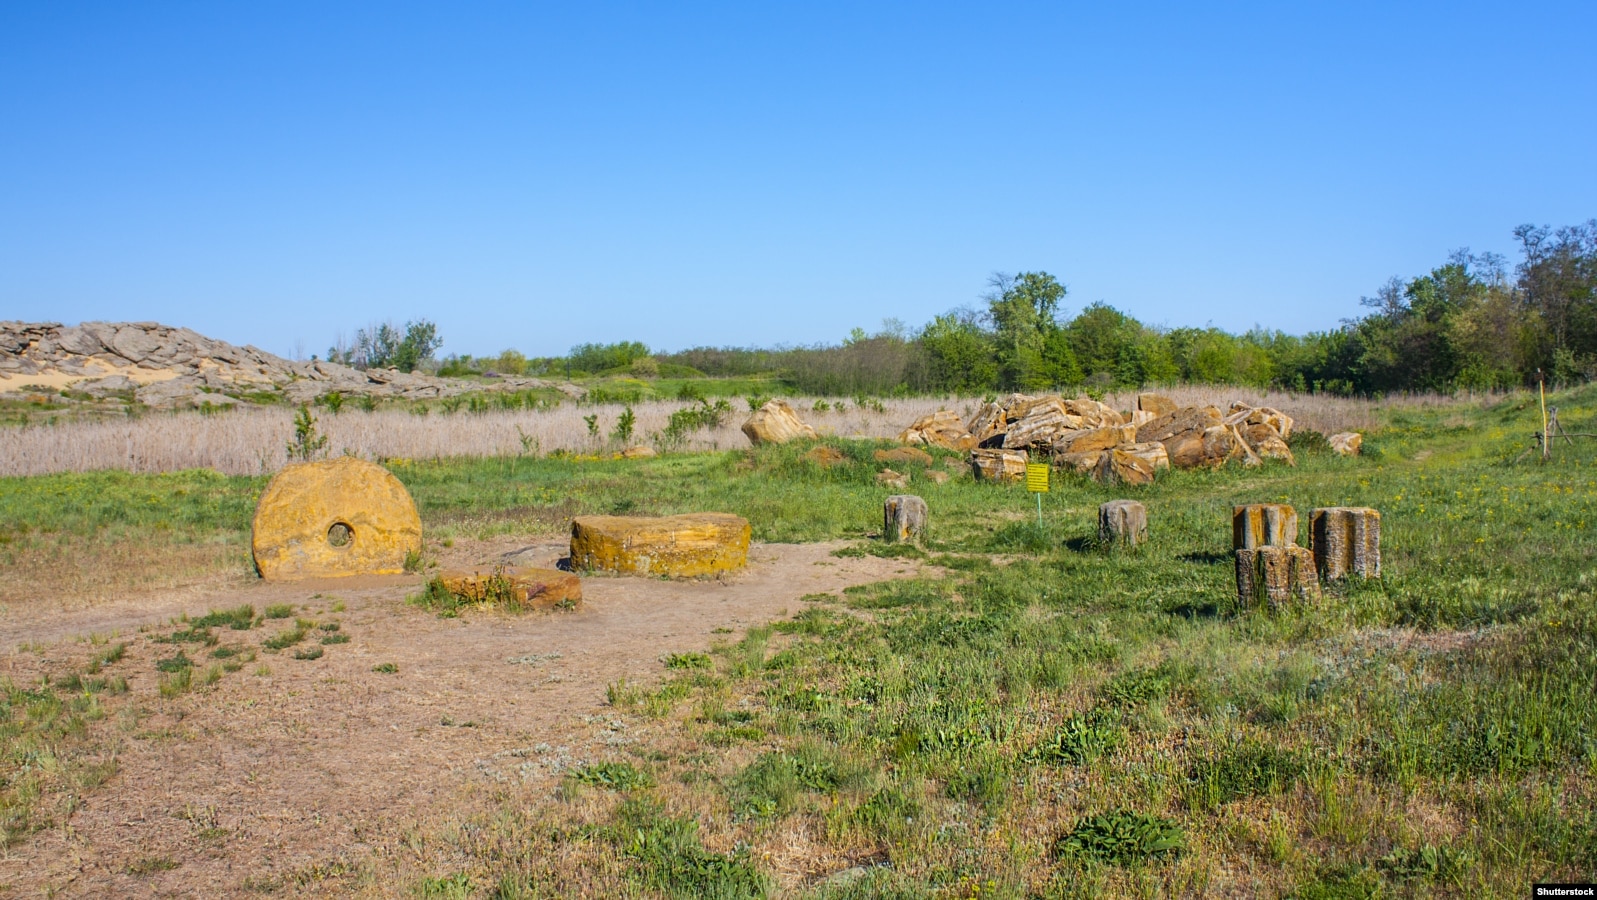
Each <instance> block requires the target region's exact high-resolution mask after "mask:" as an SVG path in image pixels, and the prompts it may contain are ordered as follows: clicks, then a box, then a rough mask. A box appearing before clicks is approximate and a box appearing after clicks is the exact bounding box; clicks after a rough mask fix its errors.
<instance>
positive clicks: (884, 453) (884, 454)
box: [871, 447, 932, 466]
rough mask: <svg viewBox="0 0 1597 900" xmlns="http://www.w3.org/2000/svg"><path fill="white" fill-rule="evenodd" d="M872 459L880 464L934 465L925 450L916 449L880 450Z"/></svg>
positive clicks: (896, 448) (895, 448)
mask: <svg viewBox="0 0 1597 900" xmlns="http://www.w3.org/2000/svg"><path fill="white" fill-rule="evenodd" d="M871 457H872V458H873V459H875V460H876V461H877V462H879V463H915V464H917V465H922V466H929V465H931V464H932V455H931V454H930V453H927V452H926V451H925V450H918V449H916V448H914V447H894V448H893V449H891V450H878V451H876V452H875V453H872V454H871Z"/></svg>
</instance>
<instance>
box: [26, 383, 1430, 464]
mask: <svg viewBox="0 0 1597 900" xmlns="http://www.w3.org/2000/svg"><path fill="white" fill-rule="evenodd" d="M1162 393H1164V394H1165V395H1167V396H1169V397H1170V398H1171V399H1173V400H1175V401H1176V402H1177V403H1180V404H1182V405H1190V404H1204V403H1214V404H1217V405H1219V406H1221V407H1222V408H1224V407H1226V406H1228V405H1229V404H1230V403H1231V401H1233V400H1243V401H1245V402H1248V403H1250V404H1264V405H1269V406H1274V407H1276V408H1278V409H1281V410H1282V411H1284V412H1286V413H1287V414H1288V415H1290V416H1292V417H1293V418H1295V419H1296V420H1297V423H1298V427H1300V428H1312V429H1314V430H1315V431H1320V432H1323V433H1325V434H1331V433H1333V432H1337V431H1367V430H1370V429H1372V428H1374V427H1376V425H1377V424H1378V423H1379V421H1380V416H1381V411H1382V409H1384V408H1387V407H1391V406H1394V405H1403V406H1439V405H1445V404H1453V403H1458V402H1460V401H1457V400H1454V399H1451V398H1447V397H1441V396H1418V397H1405V398H1398V399H1393V400H1387V401H1381V402H1379V403H1373V402H1370V401H1367V400H1355V399H1349V398H1342V397H1327V396H1323V395H1302V394H1299V395H1293V394H1287V393H1283V392H1275V391H1263V392H1261V391H1259V390H1257V389H1252V388H1226V387H1219V388H1217V387H1176V388H1170V389H1168V390H1165V391H1163V392H1162ZM1105 401H1106V402H1108V403H1110V404H1111V405H1113V406H1115V407H1116V408H1117V409H1130V408H1132V407H1133V406H1134V405H1135V403H1136V395H1135V394H1134V393H1122V394H1114V395H1110V396H1109V397H1106V398H1105ZM789 402H790V403H792V404H793V407H794V408H795V409H796V410H798V411H799V414H800V416H802V417H803V418H804V419H805V420H806V421H808V422H810V423H811V424H812V425H814V426H815V428H816V429H817V430H818V431H820V432H821V433H822V434H835V435H840V436H843V437H861V438H892V437H895V436H897V435H898V433H899V432H900V431H902V430H903V429H904V428H905V426H907V425H909V423H911V422H913V421H914V420H915V419H917V418H919V417H920V416H922V415H925V414H928V413H931V412H935V411H937V410H939V409H952V410H954V411H956V412H958V413H959V414H960V415H961V416H969V415H970V413H972V412H973V411H974V410H975V409H976V407H977V406H978V405H979V404H980V403H981V400H980V398H968V397H967V398H941V399H939V398H935V397H921V398H913V399H905V400H882V401H880V403H881V410H880V411H877V410H876V409H874V408H871V407H862V406H859V405H857V404H856V403H855V402H853V401H844V405H845V408H844V410H843V411H838V410H836V409H835V408H830V407H831V406H832V403H833V401H827V404H826V405H827V406H828V407H829V408H827V409H825V410H816V409H815V400H814V398H794V399H791V400H790V401H789ZM683 406H684V404H683V403H681V402H676V401H651V402H645V403H637V404H634V405H633V406H632V410H633V413H634V414H635V415H636V417H637V421H636V423H635V425H634V433H633V434H634V436H633V439H632V441H631V443H634V444H638V443H650V442H651V440H653V439H654V438H655V436H657V435H659V434H660V433H661V432H663V431H664V430H665V429H666V426H667V423H668V422H669V420H670V416H671V413H673V412H675V411H676V410H678V409H681V408H683ZM621 412H622V407H621V406H619V405H602V406H581V405H576V404H567V405H562V406H558V407H555V408H554V409H548V410H514V411H504V410H495V411H489V412H480V413H472V412H466V411H464V410H461V411H457V412H455V413H452V414H450V413H445V412H444V411H443V410H441V409H434V410H433V411H432V412H431V413H430V414H428V415H425V416H422V415H417V414H415V413H413V412H410V411H407V410H400V409H379V410H376V411H373V412H364V411H360V410H351V409H345V410H344V411H343V412H341V413H340V414H338V415H333V414H331V413H329V412H327V411H326V410H317V423H316V426H317V428H318V429H319V430H320V432H321V433H322V434H325V435H327V437H328V443H327V448H326V450H327V452H328V453H329V454H331V455H335V456H336V455H339V454H342V453H346V452H347V453H353V454H356V455H359V456H362V457H365V458H368V459H380V458H392V457H403V458H408V459H432V458H440V457H452V456H468V457H470V456H516V455H518V454H522V455H546V454H549V453H552V452H554V451H557V450H562V451H566V452H570V453H595V452H606V451H613V450H615V449H617V447H616V445H615V443H614V442H613V441H612V440H611V435H612V433H613V431H614V429H615V426H616V423H617V420H618V418H619V417H620V414H621ZM590 415H597V416H598V421H597V426H598V430H599V436H598V438H594V437H593V436H591V435H590V434H589V429H588V425H587V423H586V422H585V421H584V417H585V416H590ZM747 415H748V413H747V411H746V410H745V409H742V408H739V409H737V410H736V411H734V412H733V413H732V414H731V415H729V416H727V417H726V421H725V422H723V424H722V425H721V426H720V427H718V428H715V429H711V430H707V431H699V432H694V433H692V434H689V435H688V436H687V437H686V439H685V440H684V441H683V442H682V443H681V445H680V447H679V448H677V449H682V450H726V449H733V448H740V447H746V446H748V440H747V438H745V437H744V436H743V434H742V432H741V431H740V430H739V426H740V425H741V424H742V422H743V420H744V419H745V418H746V417H747ZM293 418H294V410H293V409H292V408H289V407H281V406H277V407H248V408H242V409H236V410H233V411H231V412H226V413H219V414H214V415H200V414H198V413H195V412H178V413H149V414H146V415H144V416H141V417H138V418H130V419H123V420H114V421H98V422H67V423H60V424H56V425H30V426H26V427H20V428H6V429H0V475H42V474H47V473H51V472H84V471H92V470H98V469H126V470H128V471H132V472H170V471H177V470H181V469H196V468H210V469H215V470H217V471H219V472H222V473H224V474H229V475H259V474H267V473H270V472H274V471H276V470H277V469H278V468H280V467H281V466H282V465H283V464H284V463H286V462H287V461H288V453H287V451H286V444H287V442H288V440H289V439H290V438H291V437H292V436H293V434H294V424H293Z"/></svg>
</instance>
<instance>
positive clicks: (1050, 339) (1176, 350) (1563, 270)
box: [442, 219, 1597, 396]
mask: <svg viewBox="0 0 1597 900" xmlns="http://www.w3.org/2000/svg"><path fill="white" fill-rule="evenodd" d="M1514 237H1515V240H1516V242H1517V244H1518V247H1519V259H1518V260H1516V261H1514V262H1513V264H1512V265H1510V262H1509V260H1508V259H1506V258H1505V257H1503V256H1500V255H1497V254H1492V253H1479V254H1476V253H1471V252H1469V251H1468V250H1460V251H1457V252H1455V253H1454V254H1452V256H1451V257H1449V258H1448V259H1447V260H1446V261H1445V262H1443V263H1442V264H1441V265H1438V266H1436V267H1435V268H1433V269H1432V270H1431V271H1429V272H1427V273H1425V274H1423V275H1417V276H1413V277H1410V278H1407V279H1403V278H1393V279H1391V280H1390V281H1388V282H1387V283H1386V284H1385V285H1383V286H1381V287H1380V289H1378V290H1377V291H1376V293H1375V295H1374V296H1373V297H1365V298H1362V301H1361V302H1362V304H1363V306H1364V307H1365V308H1366V309H1367V310H1368V311H1367V312H1366V313H1365V314H1364V315H1362V316H1360V317H1357V318H1355V319H1351V320H1347V321H1344V322H1343V323H1342V324H1341V325H1340V326H1339V327H1337V328H1335V329H1331V330H1328V331H1319V332H1311V333H1309V334H1305V335H1290V334H1286V333H1284V332H1281V331H1270V330H1266V329H1261V328H1255V329H1253V330H1250V331H1247V332H1244V333H1241V334H1233V333H1230V332H1227V331H1224V330H1222V329H1219V328H1212V327H1210V328H1190V327H1182V328H1164V327H1158V326H1153V325H1148V324H1145V323H1143V322H1140V321H1138V320H1137V319H1135V318H1133V317H1132V316H1129V315H1127V314H1126V313H1124V312H1121V311H1120V310H1117V309H1115V308H1114V307H1112V306H1110V305H1108V304H1106V303H1102V302H1099V303H1092V304H1089V305H1087V306H1086V307H1084V308H1082V309H1080V310H1079V311H1078V312H1076V314H1075V315H1073V316H1069V317H1068V318H1067V317H1066V316H1065V315H1064V309H1063V305H1064V301H1065V299H1066V297H1067V295H1068V292H1067V290H1066V288H1065V286H1064V285H1063V284H1061V283H1060V282H1059V281H1058V279H1056V278H1055V277H1054V276H1053V275H1050V274H1048V273H1047V272H1020V273H1017V274H1013V275H1008V274H997V275H994V276H993V277H992V279H991V280H990V283H989V290H988V291H987V293H985V294H984V295H983V296H982V297H981V303H980V304H979V305H975V306H970V307H965V308H960V309H955V310H951V311H949V312H947V313H945V314H943V315H940V316H936V317H934V318H933V319H932V321H931V322H928V323H926V324H925V325H924V326H922V327H921V328H919V329H918V330H913V331H912V330H910V329H908V328H906V327H905V326H904V325H903V323H901V322H897V321H893V320H889V321H888V322H885V323H883V327H882V328H881V329H880V330H879V331H877V332H876V333H874V334H867V333H866V332H865V331H864V330H862V329H858V328H856V329H855V330H854V332H853V333H852V334H851V335H850V336H849V337H848V338H847V339H846V340H844V341H843V342H842V343H840V344H836V345H816V346H809V347H777V348H769V349H767V348H737V347H694V348H691V349H687V350H681V351H677V352H674V353H651V351H650V350H649V348H648V347H646V346H645V345H643V344H641V343H638V342H622V343H618V344H583V345H579V346H577V347H574V348H572V351H571V353H570V354H568V355H567V356H565V357H554V358H544V359H527V358H526V357H523V356H522V355H521V354H519V353H516V352H515V351H506V352H505V353H504V354H501V355H500V356H499V357H498V358H487V359H483V358H478V359H475V360H473V359H472V358H470V357H450V358H449V359H448V360H446V361H445V365H444V367H443V370H442V372H443V374H465V373H467V372H470V371H481V370H483V369H484V368H486V367H493V368H496V370H497V371H500V372H501V373H502V374H522V373H526V374H540V375H565V374H566V373H567V372H569V373H570V374H571V375H572V376H573V377H575V376H577V375H592V374H601V373H620V372H627V373H631V374H634V375H640V376H644V377H652V376H672V375H678V376H680V375H692V374H703V375H708V376H750V375H764V374H769V373H776V374H778V375H779V376H780V377H781V378H782V379H783V381H784V382H785V383H786V384H787V385H788V386H790V387H791V388H792V389H793V390H795V391H798V392H801V393H806V394H819V395H831V396H837V395H853V394H876V395H887V394H917V393H945V392H946V393H966V394H979V393H988V392H993V391H1007V390H1021V391H1040V390H1052V389H1061V390H1080V389H1089V390H1090V389H1103V390H1107V389H1111V388H1126V387H1132V388H1135V387H1141V386H1143V385H1148V384H1176V383H1197V384H1246V385H1255V386H1258V387H1261V388H1262V387H1279V388H1285V389H1289V390H1295V391H1301V392H1313V393H1322V392H1323V393H1331V394H1358V395H1379V394H1384V393H1392V392H1406V391H1442V392H1452V391H1457V390H1494V389H1505V388H1511V387H1515V386H1519V385H1526V384H1534V383H1535V382H1536V380H1537V378H1538V377H1545V378H1547V379H1548V380H1549V381H1551V382H1553V383H1573V382H1577V381H1585V380H1589V379H1591V378H1592V377H1594V376H1597V219H1594V220H1591V221H1588V222H1585V223H1584V224H1580V225H1574V226H1567V227H1562V228H1557V229H1554V228H1550V227H1546V226H1531V225H1525V226H1521V227H1520V228H1517V229H1515V230H1514Z"/></svg>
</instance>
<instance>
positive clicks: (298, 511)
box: [250, 456, 421, 581]
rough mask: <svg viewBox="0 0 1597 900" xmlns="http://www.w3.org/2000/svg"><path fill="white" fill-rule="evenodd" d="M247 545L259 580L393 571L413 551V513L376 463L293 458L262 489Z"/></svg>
mask: <svg viewBox="0 0 1597 900" xmlns="http://www.w3.org/2000/svg"><path fill="white" fill-rule="evenodd" d="M250 549H251V552H252V553H253V554H254V557H255V567H256V569H257V570H259V571H260V573H261V577H262V578H264V579H266V580H267V581H293V580H295V579H300V578H324V577H332V576H343V575H397V574H400V573H402V572H404V571H405V561H406V558H407V557H410V556H412V555H414V554H420V553H421V517H420V516H418V515H417V514H416V504H415V502H414V501H412V500H411V498H410V492H409V491H407V490H405V486H404V485H403V484H401V483H400V481H399V479H398V478H395V477H394V476H393V475H392V474H391V473H390V472H389V471H388V470H387V469H384V468H383V467H382V466H379V465H377V464H375V463H370V462H367V461H365V460H363V459H357V458H355V457H353V456H342V457H339V458H337V459H329V460H322V461H320V462H308V463H297V464H293V465H289V466H285V467H284V468H283V469H282V470H281V471H279V472H278V473H277V475H276V476H275V477H273V478H272V480H271V483H269V484H268V485H267V486H266V490H265V491H264V492H262V494H261V499H260V502H259V503H257V504H256V507H255V519H254V522H253V523H252V526H251V532H250Z"/></svg>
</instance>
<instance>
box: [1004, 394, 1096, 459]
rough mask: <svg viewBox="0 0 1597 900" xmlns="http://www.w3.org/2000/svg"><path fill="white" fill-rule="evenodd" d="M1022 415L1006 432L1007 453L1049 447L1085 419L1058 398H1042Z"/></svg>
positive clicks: (1025, 409)
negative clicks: (1062, 434) (1069, 409)
mask: <svg viewBox="0 0 1597 900" xmlns="http://www.w3.org/2000/svg"><path fill="white" fill-rule="evenodd" d="M1019 412H1020V416H1019V418H1016V419H1015V420H1014V421H1013V422H1011V423H1010V425H1009V430H1008V431H1007V432H1005V433H1004V449H1006V450H1023V449H1025V448H1027V447H1033V446H1035V447H1047V446H1049V445H1051V444H1052V443H1053V441H1054V438H1055V437H1057V436H1058V435H1059V434H1061V433H1062V432H1065V431H1071V430H1074V429H1077V428H1080V427H1081V426H1082V424H1083V421H1082V419H1081V417H1080V416H1076V415H1072V414H1071V413H1070V412H1069V411H1067V410H1066V409H1065V402H1064V401H1063V400H1061V399H1060V398H1058V397H1042V398H1040V399H1038V400H1035V401H1032V402H1031V403H1028V404H1026V405H1025V406H1024V407H1023V408H1021V409H1020V410H1019Z"/></svg>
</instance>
